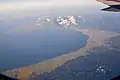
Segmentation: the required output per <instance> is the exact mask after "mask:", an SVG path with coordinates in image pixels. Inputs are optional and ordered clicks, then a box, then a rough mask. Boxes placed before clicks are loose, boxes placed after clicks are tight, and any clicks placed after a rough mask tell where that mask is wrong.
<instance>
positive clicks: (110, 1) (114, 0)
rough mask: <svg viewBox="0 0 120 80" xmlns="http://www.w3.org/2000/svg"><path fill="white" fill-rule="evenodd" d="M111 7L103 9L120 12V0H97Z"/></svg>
mask: <svg viewBox="0 0 120 80" xmlns="http://www.w3.org/2000/svg"><path fill="white" fill-rule="evenodd" d="M97 1H99V2H101V3H104V4H106V5H108V6H109V7H107V8H104V9H102V10H103V11H112V12H120V0H97Z"/></svg>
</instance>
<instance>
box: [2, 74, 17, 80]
mask: <svg viewBox="0 0 120 80" xmlns="http://www.w3.org/2000/svg"><path fill="white" fill-rule="evenodd" d="M0 80H17V79H14V78H11V77H8V76H6V75H3V74H0Z"/></svg>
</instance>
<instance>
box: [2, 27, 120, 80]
mask: <svg viewBox="0 0 120 80" xmlns="http://www.w3.org/2000/svg"><path fill="white" fill-rule="evenodd" d="M73 29H74V30H75V31H78V32H81V33H82V34H83V35H86V36H88V40H87V44H86V45H85V46H84V47H82V48H80V49H79V50H77V51H75V52H70V53H67V54H64V55H62V56H58V57H55V58H52V59H48V60H45V61H42V62H40V63H38V64H33V65H30V66H26V67H22V68H18V69H17V70H20V72H19V79H20V80H26V79H27V78H28V77H29V75H30V73H31V72H38V73H40V74H42V73H44V72H50V71H52V70H54V69H55V68H57V67H58V66H62V65H63V64H65V63H66V62H67V61H69V60H72V59H75V58H77V57H80V56H86V55H87V54H89V53H88V52H87V51H90V50H91V49H92V48H95V47H99V46H102V45H103V44H104V41H105V40H106V39H108V38H111V37H115V36H117V35H119V34H117V33H113V32H109V31H101V30H96V29H78V28H73ZM15 70H16V69H15ZM13 71H14V70H9V71H6V72H5V73H3V74H5V75H8V76H11V77H12V72H13Z"/></svg>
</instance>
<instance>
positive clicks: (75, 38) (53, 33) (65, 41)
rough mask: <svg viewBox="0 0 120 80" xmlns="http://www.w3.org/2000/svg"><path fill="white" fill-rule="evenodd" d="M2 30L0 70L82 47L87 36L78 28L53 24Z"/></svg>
mask: <svg viewBox="0 0 120 80" xmlns="http://www.w3.org/2000/svg"><path fill="white" fill-rule="evenodd" d="M1 29H3V28H2V27H1ZM3 30H4V31H2V32H1V35H0V38H1V40H0V55H1V56H0V66H1V67H0V71H1V72H3V71H6V70H9V69H14V68H19V67H23V66H27V65H31V64H36V63H39V62H41V61H43V60H47V59H51V58H54V57H57V56H60V55H63V54H65V53H69V52H74V51H76V50H78V49H80V48H81V47H84V46H85V45H86V44H87V39H88V37H87V36H85V35H83V34H82V33H80V32H76V31H74V30H72V29H65V28H62V27H56V26H55V27H41V28H38V29H36V30H30V31H24V32H23V31H22V32H15V31H16V30H14V29H13V30H12V29H11V28H9V29H7V28H6V29H3Z"/></svg>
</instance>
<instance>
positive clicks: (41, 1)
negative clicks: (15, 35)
mask: <svg viewBox="0 0 120 80" xmlns="http://www.w3.org/2000/svg"><path fill="white" fill-rule="evenodd" d="M98 4H100V3H99V2H97V1H96V0H89V1H88V0H0V11H4V10H18V9H35V8H39V9H40V8H41V9H43V8H51V7H68V6H76V5H79V6H84V7H88V6H97V5H98ZM101 5H102V4H101Z"/></svg>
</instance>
